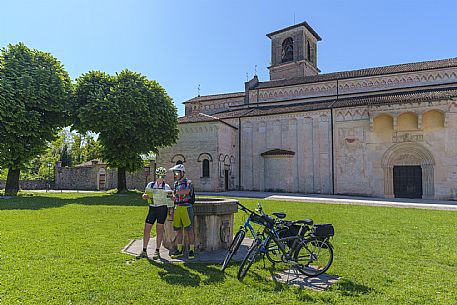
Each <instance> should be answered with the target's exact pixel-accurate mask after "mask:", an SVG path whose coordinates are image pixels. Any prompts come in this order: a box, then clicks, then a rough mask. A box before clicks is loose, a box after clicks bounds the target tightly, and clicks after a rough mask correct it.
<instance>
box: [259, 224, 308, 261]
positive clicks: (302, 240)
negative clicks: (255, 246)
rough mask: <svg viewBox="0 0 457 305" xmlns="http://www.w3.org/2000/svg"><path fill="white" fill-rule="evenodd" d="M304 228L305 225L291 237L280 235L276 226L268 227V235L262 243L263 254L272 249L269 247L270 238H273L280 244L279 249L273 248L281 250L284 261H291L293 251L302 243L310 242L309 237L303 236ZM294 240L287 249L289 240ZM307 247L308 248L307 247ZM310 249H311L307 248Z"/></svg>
mask: <svg viewBox="0 0 457 305" xmlns="http://www.w3.org/2000/svg"><path fill="white" fill-rule="evenodd" d="M302 230H304V226H302V227H301V228H300V231H299V232H298V234H297V235H295V236H289V237H282V238H281V237H279V233H278V231H277V230H276V229H275V228H271V229H268V230H267V231H268V232H267V236H266V238H265V240H264V241H263V242H262V245H261V247H260V252H261V253H262V254H266V253H267V252H268V251H272V249H267V245H268V242H269V241H270V239H273V241H274V242H275V244H276V245H277V246H278V249H273V250H280V251H281V253H282V255H283V257H284V258H285V259H283V261H284V262H290V260H291V253H294V251H295V250H297V249H298V248H299V247H300V246H301V245H303V244H306V243H307V242H309V240H310V239H309V238H305V237H303V236H301V233H302ZM291 240H293V241H294V242H293V244H292V246H291V247H290V249H289V250H288V251H287V250H286V245H285V243H287V242H288V241H291ZM306 249H307V248H306ZM307 250H308V251H309V249H307Z"/></svg>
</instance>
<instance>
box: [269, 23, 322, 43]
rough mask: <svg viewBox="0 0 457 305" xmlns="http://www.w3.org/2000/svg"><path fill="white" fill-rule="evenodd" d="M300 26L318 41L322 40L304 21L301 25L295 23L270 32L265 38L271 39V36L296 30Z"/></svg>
mask: <svg viewBox="0 0 457 305" xmlns="http://www.w3.org/2000/svg"><path fill="white" fill-rule="evenodd" d="M301 26H304V27H305V28H306V29H307V30H308V31H310V32H311V34H313V35H314V37H316V39H317V40H318V41H321V40H322V38H321V37H320V36H319V34H317V33H316V31H315V30H314V29H313V28H312V27H311V26H310V25H309V24H308V23H307V22H306V21H304V22H302V23H297V24H294V25H291V26H289V27H287V28H284V29H280V30H277V31H274V32H271V33H269V34H267V37H268V38H271V36H274V35H276V34H279V33H282V32H286V31H289V30H292V29H295V28H298V27H301Z"/></svg>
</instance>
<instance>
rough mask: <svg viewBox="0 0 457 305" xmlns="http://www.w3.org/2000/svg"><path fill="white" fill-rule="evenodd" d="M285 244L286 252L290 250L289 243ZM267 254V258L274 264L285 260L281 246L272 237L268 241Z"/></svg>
mask: <svg viewBox="0 0 457 305" xmlns="http://www.w3.org/2000/svg"><path fill="white" fill-rule="evenodd" d="M284 246H285V247H286V252H287V251H289V250H288V246H287V244H285V245H284ZM265 255H266V256H267V259H268V260H269V261H270V262H271V263H273V264H278V263H282V262H283V261H282V252H281V249H279V246H278V245H277V244H276V243H275V241H274V240H273V239H272V238H270V240H269V241H268V243H267V247H266V253H265Z"/></svg>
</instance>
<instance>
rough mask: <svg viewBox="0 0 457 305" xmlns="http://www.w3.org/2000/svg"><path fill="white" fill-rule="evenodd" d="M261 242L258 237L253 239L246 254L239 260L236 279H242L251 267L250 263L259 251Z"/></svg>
mask: <svg viewBox="0 0 457 305" xmlns="http://www.w3.org/2000/svg"><path fill="white" fill-rule="evenodd" d="M261 244H262V242H261V240H260V239H255V240H254V241H253V242H252V245H251V247H250V248H249V250H248V254H246V257H245V258H244V259H243V261H242V262H241V265H240V269H238V275H237V277H238V280H240V281H242V280H243V278H244V276H245V275H246V273H247V272H248V270H249V268H251V265H252V263H254V260H255V258H256V256H257V254H258V253H259V249H260V245H261Z"/></svg>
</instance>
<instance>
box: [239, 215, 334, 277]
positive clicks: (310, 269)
mask: <svg viewBox="0 0 457 305" xmlns="http://www.w3.org/2000/svg"><path fill="white" fill-rule="evenodd" d="M262 216H264V213H263V211H262ZM262 235H264V236H265V238H264V239H263V240H262V239H260V238H256V239H254V241H253V243H252V245H251V247H250V248H249V250H248V253H247V255H246V257H245V258H244V259H243V261H242V262H241V265H240V268H239V270H238V279H239V280H242V279H243V278H244V277H245V275H246V273H247V272H248V270H249V268H250V267H251V266H252V264H253V263H254V261H255V260H256V258H258V257H259V256H261V255H266V256H267V258H268V260H270V261H271V262H272V263H273V264H275V263H278V262H283V263H287V264H289V265H291V267H293V268H296V269H297V270H298V271H299V272H301V273H302V274H305V275H307V276H310V277H312V276H317V275H320V274H322V273H324V272H326V271H327V270H328V269H329V268H330V266H331V264H332V262H333V246H332V244H331V243H330V238H331V237H332V236H333V235H334V228H333V226H332V225H331V224H320V225H313V221H312V220H311V219H306V220H297V221H288V220H280V221H277V222H274V221H273V222H270V223H269V224H266V225H264V230H263V232H262Z"/></svg>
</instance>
